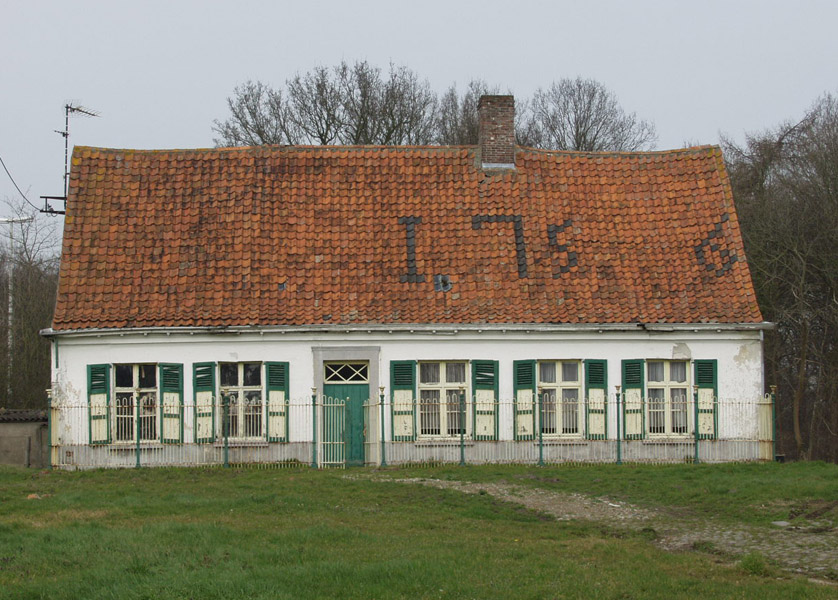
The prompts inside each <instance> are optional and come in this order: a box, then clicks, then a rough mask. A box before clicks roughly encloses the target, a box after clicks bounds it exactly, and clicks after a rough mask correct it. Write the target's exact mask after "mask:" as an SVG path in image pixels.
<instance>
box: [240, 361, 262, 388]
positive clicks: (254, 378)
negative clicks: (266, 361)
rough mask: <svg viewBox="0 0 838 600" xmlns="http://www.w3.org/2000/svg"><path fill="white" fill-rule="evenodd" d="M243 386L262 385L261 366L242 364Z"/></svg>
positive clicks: (257, 364)
mask: <svg viewBox="0 0 838 600" xmlns="http://www.w3.org/2000/svg"><path fill="white" fill-rule="evenodd" d="M244 385H262V365H260V364H259V363H245V364H244Z"/></svg>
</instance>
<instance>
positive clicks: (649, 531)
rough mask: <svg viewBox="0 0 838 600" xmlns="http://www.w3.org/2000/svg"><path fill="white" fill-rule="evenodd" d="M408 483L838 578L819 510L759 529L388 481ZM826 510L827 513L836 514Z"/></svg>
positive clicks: (473, 487)
mask: <svg viewBox="0 0 838 600" xmlns="http://www.w3.org/2000/svg"><path fill="white" fill-rule="evenodd" d="M386 481H395V482H399V483H406V484H416V485H427V486H432V487H436V488H444V489H454V490H458V491H460V492H463V493H467V494H489V495H491V496H493V497H495V498H498V499H500V500H504V501H507V502H514V503H517V504H520V505H522V506H525V507H526V508H529V509H532V510H535V511H538V512H541V513H545V514H549V515H552V516H553V517H554V518H556V519H557V520H561V521H569V520H578V519H584V520H588V521H594V522H598V523H603V524H606V525H608V526H612V527H615V528H617V529H619V528H629V529H634V530H640V531H643V532H644V534H645V535H647V536H648V537H649V539H651V540H653V541H654V543H656V544H657V545H659V546H660V547H662V548H664V549H666V550H670V551H678V550H701V551H705V552H708V551H709V552H714V553H716V554H718V555H720V556H722V557H725V556H728V557H731V556H732V557H736V556H741V555H744V554H748V553H750V552H759V553H760V554H762V555H763V556H765V557H766V558H768V559H769V560H771V561H773V562H775V563H776V564H777V565H779V566H780V567H782V568H785V569H788V570H790V571H794V572H798V573H803V574H806V575H809V576H812V577H817V578H819V579H829V580H833V581H835V580H838V530H836V528H835V526H834V523H833V522H831V521H818V520H817V517H819V516H822V515H819V514H817V513H818V510H819V509H815V510H813V516H814V517H815V519H813V520H812V521H811V522H810V526H809V527H807V528H798V527H793V526H791V525H778V526H774V527H770V528H768V527H758V526H752V525H746V524H740V525H731V524H726V523H720V522H717V521H715V520H713V519H710V518H704V517H697V516H694V515H689V514H684V512H685V511H675V510H672V511H666V510H652V509H649V508H641V507H638V506H633V505H631V504H628V503H626V502H621V501H616V500H611V499H608V498H592V497H590V496H585V495H584V494H574V493H565V492H555V491H550V490H543V489H534V488H529V487H522V486H516V485H511V484H506V483H468V482H462V481H443V480H438V479H386ZM835 510H836V507H834V506H827V507H825V511H824V512H830V513H831V512H832V511H835Z"/></svg>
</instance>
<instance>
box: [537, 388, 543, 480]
mask: <svg viewBox="0 0 838 600" xmlns="http://www.w3.org/2000/svg"><path fill="white" fill-rule="evenodd" d="M536 394H538V397H537V398H536V406H537V408H536V410H537V411H538V412H537V413H536V414H538V466H539V467H543V466H544V427H543V424H542V421H543V420H544V415H543V414H542V412H541V411H542V410H543V408H542V399H541V394H542V390H536Z"/></svg>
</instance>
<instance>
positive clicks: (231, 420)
mask: <svg viewBox="0 0 838 600" xmlns="http://www.w3.org/2000/svg"><path fill="white" fill-rule="evenodd" d="M223 400H224V402H225V403H226V409H227V410H226V411H225V412H226V416H227V427H228V429H227V432H228V435H229V436H230V437H239V436H240V435H241V434H240V433H239V395H238V394H237V393H235V392H233V393H231V394H225V395H224V398H223Z"/></svg>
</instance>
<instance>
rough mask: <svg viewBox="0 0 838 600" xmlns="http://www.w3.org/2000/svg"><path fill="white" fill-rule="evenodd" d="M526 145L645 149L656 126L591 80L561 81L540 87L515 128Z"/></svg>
mask: <svg viewBox="0 0 838 600" xmlns="http://www.w3.org/2000/svg"><path fill="white" fill-rule="evenodd" d="M519 138H520V139H521V140H522V142H524V143H526V145H530V146H535V147H539V148H551V149H555V150H582V151H586V152H599V151H622V152H630V151H636V150H650V149H652V148H653V147H654V144H655V142H656V141H657V136H656V134H655V126H654V125H653V124H652V123H651V122H649V121H644V120H641V119H638V117H637V116H636V115H635V114H634V113H631V114H626V113H625V112H624V111H623V109H622V108H621V107H620V105H619V103H618V102H617V97H616V96H615V95H614V93H613V92H611V91H610V90H609V89H608V88H606V87H605V86H604V85H602V84H601V83H599V82H598V81H595V80H593V79H582V78H581V77H577V78H576V79H562V80H560V81H558V82H554V83H553V84H552V85H551V86H550V87H549V88H547V89H542V88H539V89H538V90H537V91H536V92H535V94H534V96H533V99H532V102H531V104H530V115H529V118H528V119H527V120H526V122H525V124H524V127H523V128H522V130H521V131H520V132H519Z"/></svg>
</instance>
